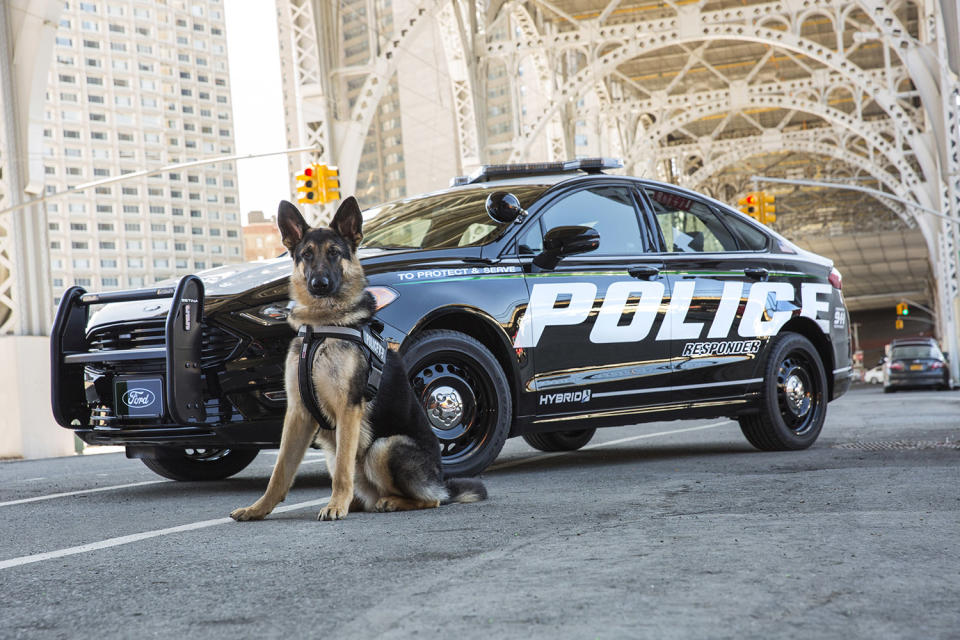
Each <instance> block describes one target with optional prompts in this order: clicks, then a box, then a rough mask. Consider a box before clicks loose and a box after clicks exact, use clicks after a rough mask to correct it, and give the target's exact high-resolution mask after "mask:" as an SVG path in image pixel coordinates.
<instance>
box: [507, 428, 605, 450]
mask: <svg viewBox="0 0 960 640" xmlns="http://www.w3.org/2000/svg"><path fill="white" fill-rule="evenodd" d="M596 432H597V430H596V429H577V430H574V431H554V432H553V433H530V434H527V435H525V436H523V439H524V440H526V441H527V444H529V445H530V446H531V447H533V448H534V449H539V450H540V451H576V450H577V449H579V448H580V447H582V446H584V445H585V444H587V443H588V442H590V439H591V438H593V434H595V433H596Z"/></svg>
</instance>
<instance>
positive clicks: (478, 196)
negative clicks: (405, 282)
mask: <svg viewBox="0 0 960 640" xmlns="http://www.w3.org/2000/svg"><path fill="white" fill-rule="evenodd" d="M548 188H549V185H542V184H538V185H529V184H524V185H501V186H499V187H497V186H496V185H490V186H486V185H484V186H481V187H465V188H462V189H455V190H453V191H447V192H444V193H439V194H430V195H426V196H420V197H416V198H407V199H404V200H396V201H394V202H388V203H386V204H382V205H380V206H379V207H375V208H373V209H369V210H368V211H365V212H364V219H365V221H364V224H363V236H364V237H363V242H362V243H361V246H362V247H376V248H380V249H449V248H453V247H475V246H479V245H482V244H487V243H489V242H492V241H493V240H495V239H497V238H499V237H500V235H501V234H502V233H503V232H504V231H505V230H506V229H507V228H508V227H509V226H510V224H511V223H502V222H496V221H494V220H493V219H491V218H490V216H488V215H487V210H486V207H485V206H484V205H485V204H486V201H487V196H488V195H490V194H491V193H493V192H494V191H509V192H510V193H512V194H513V195H515V196H517V198H518V199H519V200H520V206H522V207H523V208H524V209H526V208H527V207H529V206H530V205H531V204H533V202H534V201H535V200H536V199H537V198H538V197H539V196H540V194H542V193H543V192H544V191H546V190H547V189H548Z"/></svg>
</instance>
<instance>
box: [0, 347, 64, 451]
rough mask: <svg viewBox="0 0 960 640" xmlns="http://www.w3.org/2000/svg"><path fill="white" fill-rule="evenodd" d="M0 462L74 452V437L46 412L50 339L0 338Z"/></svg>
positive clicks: (48, 408) (48, 392) (48, 390)
mask: <svg viewBox="0 0 960 640" xmlns="http://www.w3.org/2000/svg"><path fill="white" fill-rule="evenodd" d="M0 407H2V410H0V459H2V458H27V459H31V458H52V457H55V456H69V455H73V454H74V453H75V450H74V436H73V432H72V431H70V430H69V429H64V428H63V427H61V426H60V425H58V424H57V423H56V422H55V421H54V419H53V412H52V411H51V409H50V340H49V338H46V337H44V336H0Z"/></svg>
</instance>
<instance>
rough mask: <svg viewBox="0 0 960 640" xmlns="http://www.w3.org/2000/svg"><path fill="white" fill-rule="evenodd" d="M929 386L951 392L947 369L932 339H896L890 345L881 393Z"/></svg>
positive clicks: (938, 348) (947, 365) (948, 368)
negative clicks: (882, 391)
mask: <svg viewBox="0 0 960 640" xmlns="http://www.w3.org/2000/svg"><path fill="white" fill-rule="evenodd" d="M923 387H928V388H929V387H933V388H936V389H952V388H953V384H952V380H951V378H950V367H949V364H948V363H947V359H946V357H945V356H944V355H943V352H942V351H940V345H939V344H937V341H936V340H934V339H933V338H898V339H896V340H894V341H893V342H891V343H890V345H889V355H888V356H887V362H886V364H885V366H884V380H883V390H884V392H886V393H890V392H893V391H896V390H897V389H908V388H913V389H916V388H923Z"/></svg>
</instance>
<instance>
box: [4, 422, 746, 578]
mask: <svg viewBox="0 0 960 640" xmlns="http://www.w3.org/2000/svg"><path fill="white" fill-rule="evenodd" d="M732 422H733V421H732V420H723V421H721V422H714V423H712V424H705V425H701V426H698V427H686V428H684V429H673V430H671V431H659V432H657V433H644V434H642V435H639V436H630V437H627V438H619V439H617V440H610V441H609V442H598V443H596V444H592V445H588V446H586V447H583V448H582V449H580V451H583V450H585V449H597V448H599V447H609V446H610V445H615V444H621V443H624V442H631V441H633V440H643V439H646V438H656V437H659V436H669V435H673V434H675V433H686V432H689V431H702V430H704V429H713V428H715V427H719V426H722V425H725V424H730V423H732ZM568 453H574V452H572V451H560V452H557V453H544V454H541V455H534V456H531V457H529V458H524V459H522V460H513V461H511V462H505V463H503V464H497V465H493V466H492V467H490V470H491V471H492V470H495V469H506V468H509V467H515V466H519V465H521V464H526V463H528V462H533V461H534V460H544V459H547V458H553V457H556V456H562V455H565V454H568ZM305 462H320V460H316V461H314V460H308V461H305ZM158 482H169V481H168V480H153V481H150V482H137V483H134V484H129V485H117V486H113V487H100V488H99V489H87V490H85V491H72V492H69V493H60V494H54V495H50V496H41V497H38V498H27V499H25V500H15V501H13V502H3V503H0V506H4V505H9V504H21V503H23V502H34V501H36V500H47V499H49V498H58V497H61V496H68V495H76V494H80V493H92V492H94V491H108V490H110V489H119V488H123V487H135V486H140V485H145V484H156V483H158ZM328 500H330V496H327V497H325V498H320V499H318V500H308V501H306V502H298V503H296V504H290V505H286V506H282V507H278V508H276V509H274V510H273V513H285V512H287V511H295V510H297V509H305V508H307V507H315V506H319V505H321V504H326V503H327V501H328ZM231 522H233V520H232V519H231V518H215V519H213V520H201V521H200V522H191V523H189V524H182V525H179V526H176V527H168V528H166V529H155V530H153V531H144V532H143V533H134V534H131V535H127V536H120V537H117V538H108V539H106V540H101V541H100V542H91V543H89V544H82V545H79V546H76V547H67V548H66V549H58V550H56V551H48V552H46V553H35V554H33V555H29V556H21V557H19V558H11V559H10V560H3V561H0V570H3V569H10V568H12V567H20V566H23V565H25V564H32V563H34V562H44V561H45V560H55V559H56V558H63V557H66V556H73V555H77V554H80V553H89V552H91V551H99V550H100V549H109V548H110V547H118V546H120V545H124V544H130V543H132V542H140V541H141V540H149V539H151V538H159V537H161V536H169V535H172V534H174V533H183V532H185V531H196V530H198V529H207V528H209V527H216V526H219V525H222V524H228V523H231Z"/></svg>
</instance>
